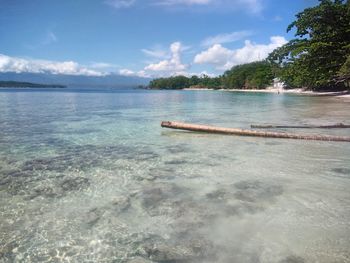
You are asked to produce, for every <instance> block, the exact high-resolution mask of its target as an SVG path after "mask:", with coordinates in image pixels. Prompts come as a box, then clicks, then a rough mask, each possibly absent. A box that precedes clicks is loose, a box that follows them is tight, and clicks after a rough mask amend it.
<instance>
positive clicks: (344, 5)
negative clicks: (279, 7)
mask: <svg viewBox="0 0 350 263" xmlns="http://www.w3.org/2000/svg"><path fill="white" fill-rule="evenodd" d="M292 29H295V30H296V31H295V37H296V38H295V39H293V40H291V41H289V42H288V43H287V44H285V45H284V46H282V47H280V48H277V49H276V50H274V51H273V52H272V53H271V54H270V55H269V57H268V60H269V61H270V62H272V63H275V64H277V67H276V73H277V75H278V76H279V77H280V78H281V79H282V80H283V81H285V82H286V83H287V84H288V85H290V86H292V87H307V88H316V89H321V88H330V87H334V86H335V79H336V77H337V76H341V75H345V74H348V73H350V72H349V67H348V66H346V65H348V64H349V62H346V61H347V59H349V54H350V4H349V2H348V1H344V0H320V4H319V5H318V6H315V7H312V8H307V9H305V10H304V11H302V12H301V13H299V14H297V15H296V20H295V21H294V22H292V23H291V24H290V25H289V26H288V28H287V32H289V31H291V30H292ZM335 88H337V87H335Z"/></svg>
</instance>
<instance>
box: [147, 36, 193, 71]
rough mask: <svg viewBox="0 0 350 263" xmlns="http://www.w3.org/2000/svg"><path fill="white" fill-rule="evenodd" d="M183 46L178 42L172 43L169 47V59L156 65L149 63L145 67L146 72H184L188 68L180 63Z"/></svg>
mask: <svg viewBox="0 0 350 263" xmlns="http://www.w3.org/2000/svg"><path fill="white" fill-rule="evenodd" d="M182 51H183V46H182V44H181V43H180V42H174V43H172V44H171V45H170V53H171V57H170V59H165V60H162V61H160V62H158V63H151V64H149V65H148V66H146V67H145V70H147V71H167V72H178V71H184V70H186V69H187V68H188V66H187V65H185V64H183V63H182V62H181V54H182Z"/></svg>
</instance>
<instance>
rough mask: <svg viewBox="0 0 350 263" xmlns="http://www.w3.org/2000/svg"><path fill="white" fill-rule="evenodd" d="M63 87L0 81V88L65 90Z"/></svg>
mask: <svg viewBox="0 0 350 263" xmlns="http://www.w3.org/2000/svg"><path fill="white" fill-rule="evenodd" d="M65 87H66V86H64V85H57V84H38V83H32V82H20V81H1V80H0V88H65Z"/></svg>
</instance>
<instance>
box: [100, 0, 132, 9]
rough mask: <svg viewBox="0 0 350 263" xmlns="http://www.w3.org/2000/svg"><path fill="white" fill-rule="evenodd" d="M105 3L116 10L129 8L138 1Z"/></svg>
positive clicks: (108, 1) (118, 0)
mask: <svg viewBox="0 0 350 263" xmlns="http://www.w3.org/2000/svg"><path fill="white" fill-rule="evenodd" d="M105 3H106V4H107V5H110V6H112V7H114V8H116V9H120V8H128V7H131V6H133V5H134V4H135V3H136V0H106V1H105Z"/></svg>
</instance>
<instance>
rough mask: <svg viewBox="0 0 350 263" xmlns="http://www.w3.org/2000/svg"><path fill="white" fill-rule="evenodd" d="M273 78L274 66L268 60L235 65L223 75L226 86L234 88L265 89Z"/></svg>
mask: <svg viewBox="0 0 350 263" xmlns="http://www.w3.org/2000/svg"><path fill="white" fill-rule="evenodd" d="M272 80H273V71H272V66H271V64H270V63H268V62H266V61H260V62H253V63H248V64H243V65H238V66H234V67H233V68H232V69H230V70H228V71H226V72H225V73H224V75H223V83H224V85H225V87H226V88H234V89H264V88H266V87H267V86H269V85H271V84H272Z"/></svg>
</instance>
